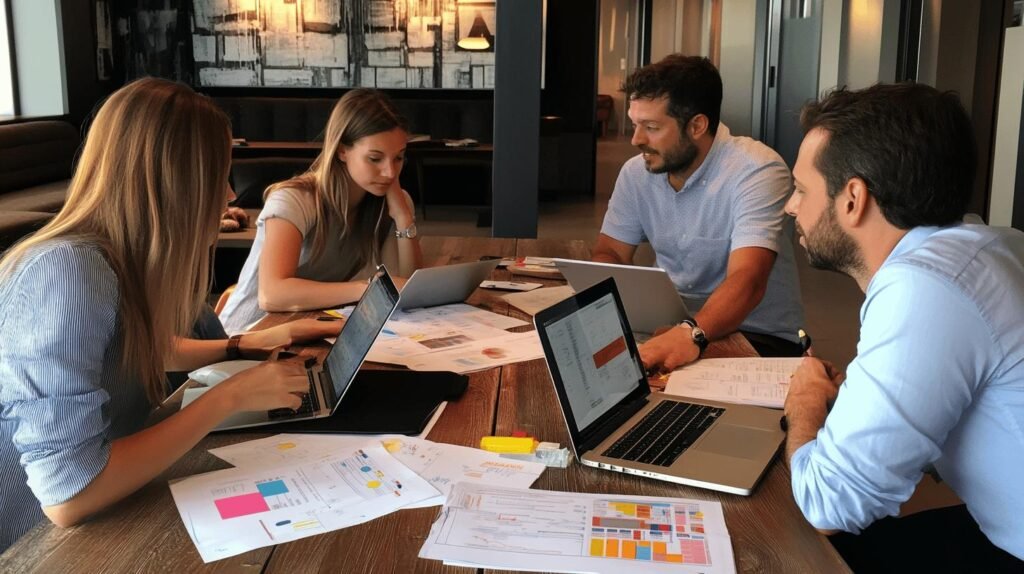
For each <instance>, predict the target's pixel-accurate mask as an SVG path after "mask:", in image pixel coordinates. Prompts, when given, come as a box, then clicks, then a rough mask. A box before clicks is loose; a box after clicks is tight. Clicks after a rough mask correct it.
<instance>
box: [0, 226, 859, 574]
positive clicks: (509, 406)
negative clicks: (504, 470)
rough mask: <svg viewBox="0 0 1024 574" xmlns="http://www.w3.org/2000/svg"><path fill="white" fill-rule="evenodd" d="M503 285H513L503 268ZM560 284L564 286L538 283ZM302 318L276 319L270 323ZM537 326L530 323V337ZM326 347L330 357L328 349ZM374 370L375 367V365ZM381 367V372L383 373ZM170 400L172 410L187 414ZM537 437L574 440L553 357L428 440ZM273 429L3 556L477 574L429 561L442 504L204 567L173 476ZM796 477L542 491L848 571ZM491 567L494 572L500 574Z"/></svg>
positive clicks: (569, 248)
mask: <svg viewBox="0 0 1024 574" xmlns="http://www.w3.org/2000/svg"><path fill="white" fill-rule="evenodd" d="M422 245H423V251H424V254H425V257H426V260H427V261H428V262H429V264H431V265H445V264H450V263H459V262H464V261H475V260H477V259H479V258H480V257H481V256H483V255H493V256H500V257H512V256H547V257H572V258H579V259H585V258H589V254H590V251H589V247H588V245H587V243H586V242H583V241H561V240H544V239H518V240H516V239H492V238H481V237H471V238H463V237H427V238H424V239H423V241H422ZM495 278H496V279H509V278H510V275H509V273H508V272H507V271H505V270H502V269H499V270H497V271H496V272H495ZM530 280H531V281H537V282H540V283H544V284H548V285H556V284H560V283H561V282H559V281H556V280H551V279H535V278H531V279H530ZM500 295H501V293H500V292H493V291H488V290H484V289H478V290H477V291H476V293H474V295H473V296H472V297H471V298H470V300H469V302H470V303H472V304H474V305H478V306H480V307H483V308H486V309H489V310H491V311H493V312H495V313H501V314H509V315H512V316H515V317H519V318H522V319H524V320H530V317H527V316H526V315H524V314H523V313H522V312H521V311H519V310H518V309H516V308H514V307H511V306H510V305H508V304H507V303H505V302H504V301H503V300H502V299H501V298H500ZM290 317H291V316H275V317H272V318H268V320H267V321H266V326H269V325H271V324H275V323H279V322H283V321H284V320H287V319H288V318H290ZM523 329H528V327H522V328H520V330H523ZM313 351H315V352H320V353H322V352H323V348H322V347H321V348H320V349H319V350H317V349H314V350H313ZM708 353H709V356H752V355H753V354H754V352H753V349H752V348H751V347H750V345H749V344H748V343H747V342H746V340H745V339H743V338H742V337H741V336H739V335H735V336H733V337H730V338H728V339H726V340H723V341H716V342H714V343H713V344H712V346H711V347H710V348H709V351H708ZM369 366H370V367H374V366H373V365H369ZM377 368H379V367H377ZM178 400H180V397H172V398H171V399H169V401H168V404H167V406H166V407H165V408H164V409H163V410H164V411H165V412H170V411H173V410H174V409H176V408H177V403H176V401H178ZM514 430H525V431H527V432H528V433H530V434H531V435H533V436H535V437H538V438H540V439H542V440H546V441H553V442H560V443H562V444H568V441H569V437H568V433H567V431H566V428H565V423H564V421H563V419H562V414H561V411H560V409H559V407H558V402H557V399H556V397H555V393H554V389H553V387H552V385H551V380H550V377H549V375H548V372H547V368H546V367H545V365H544V362H543V360H535V361H529V362H525V363H517V364H513V365H508V366H505V367H502V368H498V369H490V370H487V371H482V372H479V373H473V374H471V375H470V383H469V387H468V389H467V391H466V394H465V395H464V396H463V397H462V398H461V399H460V400H458V401H455V402H451V403H449V404H448V406H447V407H446V408H445V411H444V413H443V414H442V415H441V417H440V419H439V420H438V423H437V425H435V427H434V429H433V430H432V431H431V433H430V435H429V437H428V438H430V439H431V440H434V441H438V442H446V443H451V444H460V445H465V446H475V444H476V443H477V442H478V441H479V438H480V437H481V436H485V435H490V434H498V435H507V434H511V433H512V431H514ZM271 434H273V433H271V432H263V433H234V434H214V435H210V436H208V437H206V438H205V439H203V440H202V442H200V443H199V445H198V446H197V447H196V448H194V449H192V451H190V452H189V453H188V454H187V455H186V456H184V457H182V459H181V460H179V461H178V462H177V463H175V464H174V465H173V466H172V467H171V468H169V469H168V470H167V471H166V472H164V473H163V474H162V475H160V477H158V478H157V479H155V480H154V481H152V482H151V483H150V484H148V485H146V486H145V487H143V488H142V489H141V490H139V491H138V492H136V493H135V494H133V495H132V496H130V497H128V498H127V499H125V500H123V501H122V502H120V503H118V504H116V505H114V506H113V507H111V508H110V509H108V510H107V511H105V512H103V513H101V514H100V515H97V516H96V517H94V518H93V519H92V520H90V521H89V522H88V523H86V524H83V525H81V526H77V527H74V528H68V529H61V528H57V527H54V526H53V525H51V524H50V523H48V522H45V521H44V522H43V523H41V524H39V525H38V526H36V527H35V528H34V529H32V530H31V531H29V532H28V533H26V534H25V536H23V537H22V538H21V539H20V540H19V541H18V542H17V543H15V544H14V545H13V546H11V547H10V548H9V549H8V550H7V551H6V552H5V553H4V554H2V555H0V572H39V573H49V572H174V573H181V572H251V573H261V572H266V573H277V572H281V573H284V572H288V573H291V572H359V573H362V572H396V573H405V572H459V573H469V572H474V570H473V569H471V568H460V567H453V566H445V565H443V564H442V563H441V562H438V561H434V560H421V559H419V558H417V554H418V553H419V549H420V547H421V546H422V545H423V541H424V540H425V538H426V536H427V533H428V532H429V530H430V525H431V524H432V522H433V521H434V519H435V518H436V516H437V508H436V507H435V508H423V509H413V510H402V511H400V512H396V513H392V514H389V515H387V516H383V517H381V518H378V519H376V520H373V521H371V522H368V523H366V524H361V525H358V526H354V527H351V528H346V529H343V530H339V531H335V532H331V533H328V534H322V535H318V536H313V537H310V538H305V539H302V540H298V541H295V542H289V543H286V544H281V545H278V546H273V547H267V548H261V549H258V550H253V551H251V552H247V553H245V554H242V555H239V556H234V557H231V558H227V559H224V560H220V561H217V562H214V563H212V564H203V562H202V560H201V559H200V557H199V553H198V552H196V550H195V548H194V546H193V545H192V542H191V540H190V539H189V537H188V534H187V533H186V531H185V527H184V525H183V524H182V522H181V519H180V517H179V516H178V512H177V509H176V508H175V506H174V501H173V500H172V498H171V494H170V489H169V488H168V487H167V483H168V481H171V480H175V479H179V478H184V477H187V476H191V475H194V474H198V473H202V472H209V471H212V470H218V469H222V468H228V465H227V463H225V462H223V461H221V460H220V459H217V458H216V457H214V456H213V455H211V454H209V453H208V452H207V451H208V450H209V449H211V448H216V447H219V446H224V445H228V444H233V443H236V442H241V441H243V440H251V439H254V438H260V437H264V436H269V435H271ZM789 478H790V475H789V470H788V469H787V468H786V466H785V464H784V463H782V462H780V461H779V460H776V461H775V462H774V463H772V465H771V466H770V467H769V469H768V471H767V473H766V475H765V477H764V479H763V480H762V481H761V484H760V485H759V486H758V487H757V489H756V490H755V491H754V493H753V494H752V495H751V496H749V497H743V496H736V495H730V494H722V493H716V492H712V491H708V490H701V489H697V488H692V487H685V486H681V485H676V484H671V483H666V482H661V481H656V480H652V479H647V478H642V477H637V476H631V475H625V474H619V473H614V472H608V471H604V470H599V469H594V468H589V467H584V466H582V465H580V464H578V463H576V462H574V463H572V464H570V465H569V467H568V468H566V469H558V468H549V469H547V470H546V471H545V472H544V474H543V475H541V477H540V479H538V480H537V482H536V483H535V484H534V488H536V489H544V490H561V491H572V492H589V493H616V494H624V495H643V496H669V497H685V498H697V499H702V500H717V501H720V502H721V503H722V506H723V508H724V511H725V520H726V525H727V526H728V528H729V533H730V535H731V536H732V543H733V551H734V553H735V556H736V567H737V570H738V571H739V572H848V571H849V570H848V568H847V567H846V565H845V564H844V563H843V562H842V560H841V559H840V557H839V555H838V554H837V553H836V552H835V550H834V549H833V548H832V545H831V544H829V542H828V541H827V540H826V539H825V537H824V536H821V535H820V534H818V533H817V532H816V531H815V530H814V529H813V528H811V526H810V525H809V524H808V523H807V522H806V521H805V520H804V518H803V516H802V515H801V514H800V511H799V510H798V509H797V507H796V504H795V503H794V501H793V497H792V494H791V492H790V486H789ZM488 572H489V571H488Z"/></svg>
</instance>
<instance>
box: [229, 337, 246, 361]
mask: <svg viewBox="0 0 1024 574" xmlns="http://www.w3.org/2000/svg"><path fill="white" fill-rule="evenodd" d="M241 342H242V336H241V335H231V336H230V337H228V353H227V354H228V360H229V361H237V360H238V359H241V358H242V351H241V350H239V348H238V344H239V343H241Z"/></svg>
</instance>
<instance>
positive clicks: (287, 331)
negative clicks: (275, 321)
mask: <svg viewBox="0 0 1024 574" xmlns="http://www.w3.org/2000/svg"><path fill="white" fill-rule="evenodd" d="M343 324H344V321H317V320H316V319H298V320H296V321H292V322H290V323H285V324H284V325H278V326H276V327H271V328H269V329H263V330H262V331H252V332H250V333H246V334H244V335H243V336H242V340H241V341H239V342H238V348H239V350H241V352H242V356H243V357H246V358H266V357H268V356H269V355H270V353H271V352H273V351H274V349H277V348H279V347H289V346H291V345H295V344H297V343H308V342H310V341H319V340H320V339H324V338H326V337H337V336H338V333H340V332H341V326H342V325H343Z"/></svg>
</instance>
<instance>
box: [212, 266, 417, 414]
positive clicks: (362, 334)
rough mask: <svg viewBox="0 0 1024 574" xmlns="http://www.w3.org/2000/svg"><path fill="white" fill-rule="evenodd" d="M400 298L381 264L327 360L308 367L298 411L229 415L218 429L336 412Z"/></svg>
mask: <svg viewBox="0 0 1024 574" xmlns="http://www.w3.org/2000/svg"><path fill="white" fill-rule="evenodd" d="M398 298H399V295H398V289H397V288H396V287H395V283H394V282H393V281H392V280H391V276H390V275H388V271H387V269H385V268H384V266H383V265H381V266H379V267H378V268H377V272H376V274H375V275H374V276H373V277H372V278H371V279H370V284H369V286H368V287H367V288H366V292H364V293H363V296H362V297H361V298H360V299H359V303H357V304H356V308H355V309H354V310H353V311H352V314H351V315H350V316H349V317H348V319H347V320H346V321H345V325H344V326H343V327H342V329H341V334H339V335H338V338H337V339H336V340H335V341H334V345H333V346H332V347H331V350H330V351H329V352H328V353H327V357H325V358H324V360H323V363H315V364H311V365H308V366H307V367H306V375H307V376H308V377H309V392H308V393H307V394H306V395H305V396H304V398H303V401H302V406H300V407H299V408H298V409H296V410H292V409H273V410H269V411H264V412H251V413H239V414H236V415H233V416H231V417H228V418H227V419H226V420H224V422H222V423H221V424H220V425H218V426H217V427H216V428H215V429H214V430H229V429H237V428H245V427H252V426H262V425H271V424H277V423H283V422H293V421H298V420H306V419H315V418H322V417H329V416H331V415H332V414H334V412H335V411H336V410H337V409H338V406H339V405H341V400H342V399H343V398H344V397H345V393H346V392H347V391H348V389H349V387H350V386H351V385H352V381H353V380H354V379H355V377H356V374H357V373H359V367H360V366H362V364H363V361H364V360H365V359H366V355H367V354H368V353H369V352H370V347H371V346H373V342H374V341H375V340H376V339H377V335H379V334H380V332H381V330H382V329H383V328H384V324H385V323H387V321H388V319H389V318H390V317H391V314H392V313H394V312H395V309H396V308H397V307H398Z"/></svg>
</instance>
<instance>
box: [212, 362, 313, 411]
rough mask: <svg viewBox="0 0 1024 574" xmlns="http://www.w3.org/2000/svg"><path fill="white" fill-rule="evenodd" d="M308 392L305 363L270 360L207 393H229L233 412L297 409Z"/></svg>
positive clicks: (226, 380) (233, 377)
mask: <svg viewBox="0 0 1024 574" xmlns="http://www.w3.org/2000/svg"><path fill="white" fill-rule="evenodd" d="M308 392H309V377H308V376H307V374H306V368H305V367H304V366H303V365H301V364H298V363H292V362H267V363H261V364H259V365H257V366H255V367H253V368H251V369H247V370H245V371H242V372H240V373H238V374H236V375H233V376H231V377H229V378H227V379H225V380H224V382H222V383H220V384H219V385H217V386H216V387H214V388H213V389H212V390H211V391H210V392H209V393H207V394H210V393H218V394H219V396H224V397H228V404H230V405H231V406H232V407H233V408H232V412H253V411H255V412H259V411H268V410H270V409H279V408H288V409H298V408H300V407H301V406H302V398H301V394H302V393H308ZM221 393H227V394H223V395H221Z"/></svg>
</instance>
